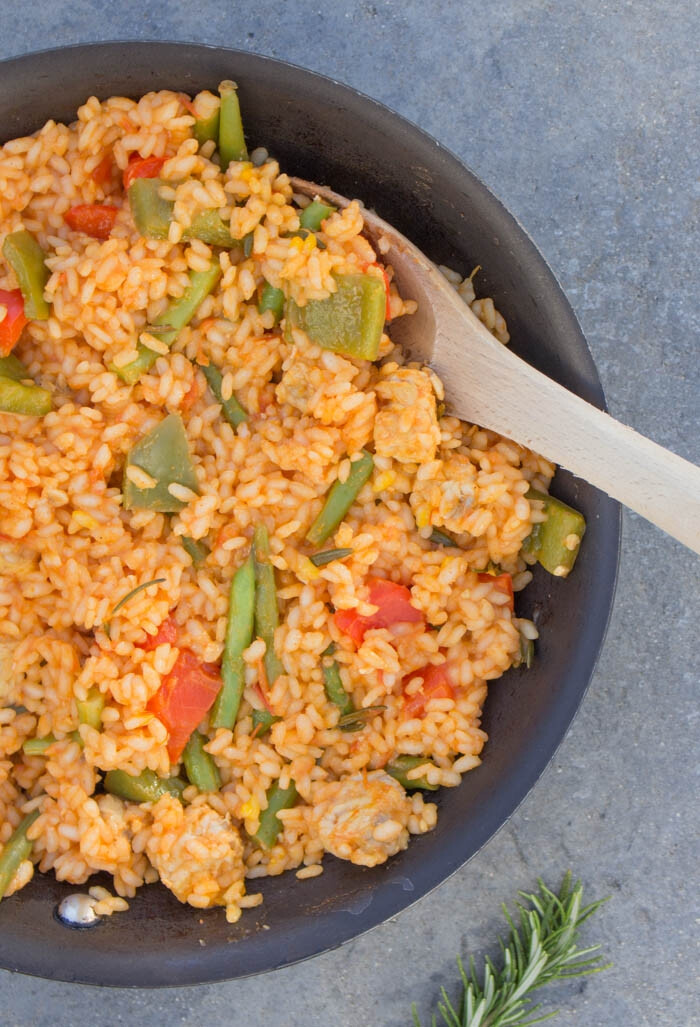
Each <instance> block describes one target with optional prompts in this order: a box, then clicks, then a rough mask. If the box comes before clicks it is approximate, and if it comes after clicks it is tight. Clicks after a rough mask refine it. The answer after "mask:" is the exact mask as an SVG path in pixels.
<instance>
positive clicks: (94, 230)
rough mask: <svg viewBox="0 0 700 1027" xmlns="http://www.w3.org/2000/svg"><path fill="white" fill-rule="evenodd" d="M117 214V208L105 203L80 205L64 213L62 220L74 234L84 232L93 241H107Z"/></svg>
mask: <svg viewBox="0 0 700 1027" xmlns="http://www.w3.org/2000/svg"><path fill="white" fill-rule="evenodd" d="M118 213H119V210H118V208H117V207H111V206H108V205H107V204H106V203H81V204H79V205H78V206H77V207H71V209H70V210H69V211H66V213H65V214H64V216H63V220H64V221H65V222H66V224H67V225H68V226H69V227H70V228H72V229H73V231H74V232H84V233H85V235H91V236H92V238H93V239H109V234H110V232H111V231H112V229H113V228H114V221H115V218H116V216H117V214H118Z"/></svg>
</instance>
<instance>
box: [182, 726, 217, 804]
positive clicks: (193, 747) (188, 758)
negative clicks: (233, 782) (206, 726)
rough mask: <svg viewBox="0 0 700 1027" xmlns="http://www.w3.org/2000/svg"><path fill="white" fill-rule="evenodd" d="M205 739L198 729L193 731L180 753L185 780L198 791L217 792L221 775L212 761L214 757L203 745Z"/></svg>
mask: <svg viewBox="0 0 700 1027" xmlns="http://www.w3.org/2000/svg"><path fill="white" fill-rule="evenodd" d="M206 744H207V739H206V738H205V737H204V735H203V734H201V732H199V731H193V732H192V734H191V735H190V738H189V741H188V743H187V745H186V746H185V749H184V751H183V753H182V761H183V763H184V764H185V772H186V774H187V780H188V781H189V782H190V784H192V785H194V786H195V788H199V790H200V792H218V790H219V789H220V788H221V775H220V774H219V768H218V767H217V765H216V763H215V762H214V757H213V756H212V755H211V753H208V752H207V751H206V750H205V748H204V746H205V745H206Z"/></svg>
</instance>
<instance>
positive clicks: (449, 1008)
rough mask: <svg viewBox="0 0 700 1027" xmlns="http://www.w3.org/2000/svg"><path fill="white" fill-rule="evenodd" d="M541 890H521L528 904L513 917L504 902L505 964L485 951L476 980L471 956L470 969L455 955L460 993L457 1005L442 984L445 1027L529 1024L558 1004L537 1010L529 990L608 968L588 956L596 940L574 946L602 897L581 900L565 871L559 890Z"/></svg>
mask: <svg viewBox="0 0 700 1027" xmlns="http://www.w3.org/2000/svg"><path fill="white" fill-rule="evenodd" d="M537 883H538V885H539V892H535V893H534V894H531V895H530V894H527V893H526V892H520V895H521V896H522V897H523V899H525V902H526V903H527V905H525V904H522V903H517V910H518V919H519V922H517V923H516V921H515V920H513V918H512V917H511V915H510V913H509V912H508V909H507V908H506V906H503V912H504V914H505V917H506V920H507V921H508V926H509V927H510V935H509V937H508V940H507V941H506V942H504V941H502V940H501V939H499V945H500V947H501V953H502V956H503V966H502V968H501V969H500V970H499V969H497V968H496V966H494V964H493V962H492V961H491V960H490V959H489V957H488V956H486V957H485V959H484V972H483V980H482V981H479V978H478V976H477V971H476V965H475V963H474V959H473V958H472V957H470V958H469V971H468V972H467V971H466V970H465V968H464V965H463V963H462V960H461V959H457V966H458V968H459V976H460V978H461V981H462V998H461V1001H460V1003H459V1006H458V1008H457V1009H455V1007H454V1005H453V1004H452V1002H451V1000H450V998H449V995H448V994H447V991H446V990H445V988H442V989H441V994H442V1000H441V1001H440V1002H438V1012H439V1013H440V1016H441V1017H442V1022H443V1023H444V1024H445V1025H446V1027H530V1025H532V1024H536V1023H541V1022H542V1021H543V1020H549V1019H550V1018H551V1017H552V1016H556V1010H555V1011H554V1012H551V1013H546V1014H544V1015H541V1016H537V1017H535V1018H534V1019H533V1016H534V1014H535V1013H536V1012H537V1011H538V1010H539V1008H540V1006H539V1005H533V1004H532V1002H533V1000H532V999H531V998H530V993H531V992H532V991H534V990H535V989H536V988H541V987H542V986H543V985H545V984H550V983H552V982H553V981H557V980H559V981H561V980H567V979H568V978H569V977H582V976H583V975H585V974H592V973H598V972H599V971H600V970H607V969H608V966H609V965H610V964H606V965H602V964H601V957H600V956H592V953H594V952H597V951H598V949H599V948H600V946H599V945H593V946H590V947H589V948H585V949H579V948H578V929H579V927H580V926H581V924H582V923H583V922H584V921H585V920H587V919H588V918H589V917H590V916H591V915H592V914H593V913H595V911H596V910H597V909H598V908H599V906H601V905H602V903H603V902H604V901H605V899H601V900H599V901H598V902H592V903H591V904H590V905H589V906H582V897H583V886H582V885H581V882H580V881H577V882H576V883H575V884H574V885H573V886H572V884H571V873H570V872H567V873H566V875H565V877H564V880H563V881H562V883H561V887H560V889H559V894H558V895H557V894H555V893H554V892H552V891H550V890H549V888H547V887H546V885H545V884H544V883H543V882H542V881H541V880H538V882H537ZM412 1012H413V1023H414V1025H415V1027H421V1023H420V1020H419V1018H418V1012H417V1010H416V1006H415V1005H413V1007H412ZM431 1024H432V1027H437V1014H436V1013H433V1016H432V1019H431Z"/></svg>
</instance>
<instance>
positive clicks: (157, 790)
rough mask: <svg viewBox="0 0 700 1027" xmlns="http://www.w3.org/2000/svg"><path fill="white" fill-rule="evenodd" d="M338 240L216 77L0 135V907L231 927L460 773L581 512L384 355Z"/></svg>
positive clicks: (475, 750)
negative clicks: (185, 917)
mask: <svg viewBox="0 0 700 1027" xmlns="http://www.w3.org/2000/svg"><path fill="white" fill-rule="evenodd" d="M267 142H269V144H270V145H271V147H272V149H274V140H271V141H267ZM363 227H364V226H363V211H362V206H361V205H360V204H359V203H358V202H357V201H353V202H351V203H350V204H349V205H348V206H346V207H344V208H343V209H334V208H333V207H331V206H330V205H328V204H326V203H324V202H323V201H322V200H321V199H319V198H315V199H310V198H309V197H306V196H301V195H299V194H297V193H295V191H294V185H293V183H292V181H291V180H290V178H289V176H288V174H287V173H286V172H285V169H283V168H280V166H279V165H278V163H277V161H276V160H275V159H274V157H273V156H271V155H270V154H269V153H268V151H267V150H265V149H263V148H261V147H258V148H257V149H254V150H252V152H250V153H249V152H248V149H247V142H246V137H245V135H244V132H243V122H242V119H241V111H240V107H239V99H238V94H237V90H236V88H235V85H234V83H232V82H223V83H221V85H220V86H219V89H218V91H217V92H216V93H214V92H209V91H205V92H202V93H199V94H198V95H197V96H195V97H194V98H191V97H189V96H186V95H184V94H182V93H176V92H171V91H160V92H157V93H150V94H148V95H146V96H144V97H142V98H141V99H140V100H138V101H134V100H132V99H127V98H124V97H119V96H117V97H111V98H109V99H107V100H104V101H99V100H98V99H97V98H95V97H91V98H90V99H89V100H88V101H87V102H86V103H85V104H84V106H82V107H81V108H80V109H79V110H78V112H77V120H76V121H75V122H73V123H72V124H70V125H66V124H60V123H57V122H53V121H50V122H48V123H47V124H46V125H44V127H43V128H41V129H40V130H39V131H37V132H36V133H35V134H34V135H32V136H29V137H26V138H19V139H13V140H10V141H8V142H6V143H5V144H4V145H3V146H2V147H0V898H3V897H6V896H10V895H12V894H13V893H15V892H17V891H19V890H20V889H21V888H23V887H24V886H25V885H27V884H29V882H30V880H31V878H32V876H33V874H34V872H35V870H38V871H40V872H42V873H46V872H53V873H54V874H55V876H56V878H57V879H58V880H61V881H66V882H70V883H72V884H75V885H81V884H84V883H85V882H88V881H89V879H90V878H91V877H92V875H94V874H97V873H98V872H104V873H107V874H109V875H111V878H112V881H113V890H114V892H115V893H116V894H115V895H112V894H111V893H110V892H109V891H108V890H107V889H105V888H102V887H97V886H95V885H94V882H92V886H90V885H88V886H87V887H90V895H91V900H92V902H93V905H94V909H95V911H96V913H97V914H109V913H112V912H114V911H117V910H122V909H125V908H126V907H127V900H128V899H129V898H130V897H133V896H134V894H135V893H136V890H137V889H138V888H139V887H141V886H142V885H143V884H147V883H152V882H155V881H157V880H160V881H161V882H162V883H163V884H164V885H165V886H166V887H167V888H168V889H170V891H171V892H172V893H173V894H174V895H175V896H176V897H177V899H179V900H180V901H181V902H184V903H189V904H190V905H192V906H194V907H197V908H200V909H205V908H208V907H212V906H221V907H224V909H225V915H226V917H227V919H228V920H229V921H230V922H235V921H236V920H237V919H238V918H239V917H240V915H241V911H242V910H244V909H245V908H246V907H251V906H256V905H258V904H259V903H260V902H261V901H262V895H261V894H260V893H259V892H258V891H256V888H255V879H256V878H261V877H265V876H268V875H278V874H281V873H283V872H284V871H287V870H294V871H296V876H297V877H298V878H307V877H309V878H310V877H314V876H317V875H318V874H320V873H321V872H322V869H323V859H324V857H325V856H326V855H327V854H330V856H332V857H335V858H338V859H342V860H350V861H351V862H353V863H355V864H359V865H362V866H367V867H372V866H375V865H378V864H380V863H383V862H384V861H386V860H387V859H388V858H390V857H391V856H393V855H395V854H396V853H398V852H400V851H401V850H402V849H404V848H405V847H406V846H407V845H408V844H409V842H410V839H411V836H413V835H419V834H423V833H425V832H428V831H430V830H431V829H432V828H433V827H434V826H435V823H436V819H437V806H436V804H435V802H433V801H430V800H431V798H434V797H435V796H434V795H433V793H435V792H436V791H437V790H438V789H439V788H444V787H448V788H450V787H455V786H457V785H458V784H459V782H460V780H461V777H462V775H463V774H465V773H467V772H469V771H472V770H474V768H476V767H478V765H479V763H480V757H481V752H482V749H483V747H484V744H485V742H486V740H487V739H486V734H485V733H484V731H483V730H482V728H481V723H480V720H481V711H482V707H483V704H484V701H485V699H486V695H487V689H488V687H489V682H491V681H494V680H495V679H497V678H499V677H501V675H503V674H504V673H505V672H506V671H507V670H509V668H511V667H513V666H523V667H529V666H530V664H531V661H532V658H533V649H534V640H535V639H536V637H537V630H536V628H535V626H534V624H533V623H532V621H530V620H527V619H525V618H522V617H518V616H517V614H516V609H517V606H518V602H517V599H518V593H519V592H520V591H521V590H522V589H523V588H525V586H526V585H527V584H528V582H529V581H530V580H531V578H532V571H531V567H532V565H534V564H535V563H537V562H539V563H540V564H542V565H543V566H544V567H545V568H546V570H548V571H549V572H550V573H552V574H554V575H556V576H559V577H565V576H566V575H567V574H568V572H569V571H570V570H571V568H572V566H573V564H574V561H575V559H576V555H577V553H578V550H579V545H580V542H581V538H582V536H583V532H584V529H585V524H584V521H583V518H582V517H581V515H580V514H579V513H577V512H576V511H575V510H573V509H571V508H570V507H567V506H566V505H565V504H563V503H561V502H559V501H558V500H556V499H554V498H553V497H551V496H550V495H549V485H550V481H551V478H552V476H553V474H554V467H553V465H552V464H550V463H549V462H548V461H546V460H543V459H542V458H541V457H539V456H537V455H536V454H535V453H532V452H530V451H529V450H526V449H524V448H522V447H521V446H518V445H516V444H515V443H513V442H511V441H509V440H507V439H505V438H502V437H499V436H497V435H495V434H494V433H492V432H489V431H484V430H482V429H481V428H479V427H478V426H476V425H471V424H465V423H462V422H461V421H459V420H457V419H456V418H454V417H452V416H450V415H449V413H448V412H447V411H446V409H445V403H444V394H443V387H442V384H441V382H440V381H439V380H438V379H437V377H436V376H435V375H434V373H433V372H431V370H430V369H429V368H428V367H426V366H421V365H419V364H415V363H410V362H409V361H408V360H407V358H406V357H405V356H404V355H403V354H402V352H401V351H400V349H399V348H398V347H397V346H395V345H394V344H393V343H392V341H391V324H392V322H394V321H395V320H396V319H398V318H403V317H411V316H412V314H413V313H414V312H415V309H416V305H415V303H414V302H413V301H411V300H410V299H405V298H402V297H401V295H400V294H399V291H398V289H397V287H396V284H395V282H394V281H393V274H392V269H391V267H389V266H385V264H384V263H383V261H382V253H381V246H377V245H374V244H373V243H372V242H371V241H370V240H369V239H368V238H367V237H366V235H365V234H363ZM444 271H445V274H446V275H447V276H448V278H449V279H450V281H451V282H452V284H453V285H454V287H455V289H457V291H458V292H459V293H460V294H461V295H462V297H463V299H464V301H465V302H466V303H469V304H470V305H471V306H472V309H473V310H474V312H475V313H476V315H477V316H478V317H479V318H480V319H481V320H482V321H483V322H484V323H485V324H486V325H487V327H488V328H489V329H490V330H491V331H492V332H493V333H494V335H495V336H496V337H497V338H498V339H499V340H500V341H501V342H503V343H504V344H506V343H507V342H508V332H507V327H506V324H505V321H504V319H503V317H502V316H501V315H500V314H499V312H498V311H497V310H496V308H495V306H494V303H493V301H492V300H491V299H488V298H479V299H477V298H476V295H475V291H474V284H473V277H474V276H473V275H472V276H470V277H466V278H464V277H462V276H461V275H459V274H456V273H454V272H452V271H448V270H447V269H444Z"/></svg>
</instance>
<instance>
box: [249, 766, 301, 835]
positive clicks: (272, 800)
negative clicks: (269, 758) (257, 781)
mask: <svg viewBox="0 0 700 1027" xmlns="http://www.w3.org/2000/svg"><path fill="white" fill-rule="evenodd" d="M296 801H297V789H296V785H295V784H294V782H293V781H292V782H290V784H289V787H288V788H280V786H279V784H277V783H275V784H273V785H272V786H271V787H270V788H269V789H268V792H267V809H265V810H263V811H262V813H261V814H260V826H259V827H258V830H257V831H256V832H255V834H254V836H253V837H254V838H255V841H256V842H257V843H258V845H261V846H262V848H263V849H271V848H272V846H273V845H274V844H275V842H276V841H277V837H278V835H279V833H280V831H281V830H282V821H281V820H280V819H279V817H278V816H277V814H278V813H279V811H280V810H281V809H291V807H292V806H293V805H294V803H295V802H296Z"/></svg>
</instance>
